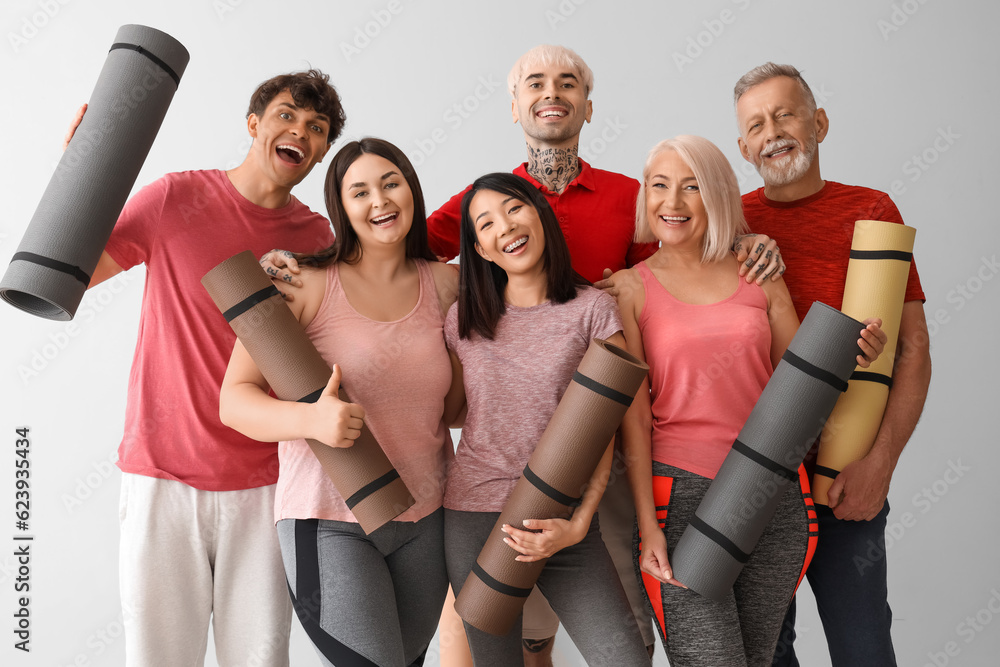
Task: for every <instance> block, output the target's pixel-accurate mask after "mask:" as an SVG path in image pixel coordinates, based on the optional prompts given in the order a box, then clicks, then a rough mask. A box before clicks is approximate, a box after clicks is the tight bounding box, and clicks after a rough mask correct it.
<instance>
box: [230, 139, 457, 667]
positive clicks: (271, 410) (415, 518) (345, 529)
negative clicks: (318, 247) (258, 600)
mask: <svg viewBox="0 0 1000 667" xmlns="http://www.w3.org/2000/svg"><path fill="white" fill-rule="evenodd" d="M289 141H294V137H290V138H289ZM278 148H279V150H280V149H281V146H279V147H278ZM325 194H326V202H327V209H328V211H329V215H330V219H331V221H332V222H333V227H334V231H335V234H336V239H337V241H336V243H334V245H332V246H330V247H329V248H328V249H327V250H325V251H323V252H320V253H318V254H316V255H298V256H296V258H297V259H298V262H299V264H300V265H301V266H302V267H303V269H302V272H301V274H300V277H301V281H302V286H301V289H299V290H296V291H295V296H294V300H292V301H291V302H289V306H290V308H291V309H292V312H293V313H295V315H296V317H297V318H298V319H299V321H300V322H301V323H302V324H303V325H304V326H305V328H306V332H307V333H308V335H309V337H310V339H311V340H312V341H313V343H314V344H315V345H316V348H317V350H319V352H320V354H321V355H322V356H323V358H324V359H325V360H326V361H327V362H328V363H330V364H331V365H333V368H334V372H333V376H332V377H331V378H330V382H329V384H328V385H327V387H326V389H325V390H324V391H323V394H322V396H321V397H320V398H319V400H317V401H316V402H315V403H312V404H310V403H298V402H294V401H281V400H278V399H276V398H274V397H272V396H270V395H269V394H268V385H267V382H266V381H265V380H264V377H263V376H262V375H261V373H260V371H259V370H258V369H257V367H256V365H255V364H254V362H253V360H252V359H251V358H250V356H249V355H248V354H247V352H246V350H245V349H244V348H243V346H242V345H241V344H240V343H239V342H237V343H236V347H235V349H234V350H233V356H232V359H231V360H230V364H229V369H228V371H227V373H226V377H225V380H224V382H223V388H222V396H221V412H222V419H223V421H224V422H225V423H226V424H228V425H229V426H231V427H233V428H235V429H237V430H239V431H241V432H243V433H244V434H246V435H248V436H250V437H252V438H256V439H258V440H271V441H273V440H280V441H282V442H281V444H280V446H279V461H280V465H281V468H280V471H279V476H278V487H277V493H276V498H275V521H276V522H277V530H278V539H279V542H280V545H281V552H282V558H283V560H284V563H285V574H286V578H287V581H288V588H289V592H290V594H291V597H292V604H293V607H294V608H295V611H296V613H297V614H298V617H299V620H300V621H301V622H302V625H303V627H304V628H305V630H306V633H307V634H308V635H309V638H310V639H311V640H312V642H313V644H314V645H315V648H316V650H317V652H318V653H320V655H321V656H323V658H324V659H325V660H326V661H328V662H329V663H332V664H338V665H339V664H378V665H410V664H419V663H420V662H422V660H423V655H424V653H425V652H426V650H427V646H428V644H429V642H430V640H431V637H432V636H433V635H434V631H435V629H436V626H437V618H438V614H439V613H440V610H441V606H442V604H443V602H444V598H445V594H446V592H447V588H448V580H447V572H446V570H445V559H444V546H443V545H444V538H443V530H444V518H443V510H442V508H441V504H442V499H443V495H444V479H445V471H446V467H447V464H448V462H449V460H450V459H451V457H452V456H453V449H452V443H451V438H450V435H449V431H448V426H449V425H450V424H451V422H452V421H454V420H455V418H456V417H457V413H458V410H459V408H460V407H461V402H462V401H463V400H464V398H463V397H462V391H461V387H460V386H459V385H456V383H455V374H454V372H453V368H452V364H451V361H450V358H449V356H448V352H447V349H446V347H445V343H444V335H443V326H444V316H445V313H447V310H448V307H449V306H450V305H451V304H452V302H453V301H454V300H455V295H456V294H457V284H458V280H457V272H456V271H455V270H454V267H450V266H447V265H445V264H441V263H439V262H437V259H436V257H435V256H434V255H433V254H432V253H431V251H430V249H429V247H428V245H427V223H426V219H425V214H424V203H423V195H422V194H421V190H420V183H419V181H418V180H417V175H416V173H415V172H414V170H413V166H412V165H411V164H410V162H409V160H408V159H407V158H406V156H405V155H404V154H403V153H402V151H400V150H399V149H398V148H396V147H395V146H393V145H392V144H390V143H388V142H386V141H383V140H380V139H373V138H365V139H362V140H361V141H354V142H350V143H348V144H347V145H346V146H344V147H343V148H342V149H341V150H340V151H339V152H338V153H337V155H336V156H335V157H334V158H333V161H332V162H331V164H330V169H329V171H328V173H327V178H326V187H325ZM334 362H336V363H334ZM340 385H343V387H344V389H345V390H346V391H347V393H348V395H350V396H351V398H352V400H353V401H355V402H354V403H344V402H342V401H341V400H340V399H339V398H338V397H337V390H338V387H339V386H340ZM362 420H363V421H364V424H366V425H367V426H368V427H369V429H370V430H371V432H372V435H374V436H375V438H376V440H378V442H379V444H380V445H381V446H382V448H383V449H384V450H385V453H386V455H387V456H388V457H389V460H390V461H391V462H392V464H393V466H394V467H395V469H396V470H397V471H398V472H399V475H400V477H401V478H402V479H403V482H404V483H405V484H406V486H407V488H408V489H409V490H410V492H411V493H412V494H413V496H414V498H415V499H416V503H415V504H414V506H413V507H411V508H410V509H408V510H407V511H406V512H404V513H403V514H401V515H400V516H398V517H397V518H396V519H395V520H393V521H390V522H389V523H387V524H386V525H384V526H382V527H381V528H379V529H378V530H376V531H374V532H373V533H371V534H370V535H366V534H365V533H364V531H362V530H361V528H360V527H359V526H358V524H357V521H356V520H355V518H354V516H353V514H352V513H351V511H350V510H349V509H348V507H347V505H346V504H345V502H344V499H343V498H342V497H341V496H340V494H339V493H338V492H337V490H336V488H334V486H333V484H332V483H331V482H330V480H329V478H328V477H327V476H326V474H325V473H324V472H323V470H322V468H321V467H320V464H319V461H318V460H317V459H316V457H315V456H314V455H313V454H312V451H311V450H310V449H309V447H308V445H307V444H306V443H305V440H304V438H313V439H315V440H319V441H320V442H323V443H325V444H327V445H329V446H331V447H349V446H351V444H353V441H354V439H355V438H357V437H358V435H359V434H360V429H361V426H362Z"/></svg>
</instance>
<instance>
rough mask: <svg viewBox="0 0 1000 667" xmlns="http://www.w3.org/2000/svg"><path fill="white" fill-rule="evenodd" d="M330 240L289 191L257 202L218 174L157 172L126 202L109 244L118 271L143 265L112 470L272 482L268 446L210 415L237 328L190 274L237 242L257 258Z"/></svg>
mask: <svg viewBox="0 0 1000 667" xmlns="http://www.w3.org/2000/svg"><path fill="white" fill-rule="evenodd" d="M331 243H333V233H332V232H331V230H330V224H329V223H328V222H327V220H326V219H325V218H324V217H323V216H321V215H319V214H317V213H314V212H312V211H310V210H309V208H308V207H306V206H305V205H304V204H302V203H301V202H299V201H298V200H296V199H295V198H294V197H293V198H292V200H291V202H289V203H288V205H286V206H283V207H282V208H277V209H269V208H263V207H261V206H257V205H256V204H253V203H251V202H250V201H248V200H247V199H246V198H244V197H243V196H242V195H241V194H240V193H239V192H238V191H237V190H236V188H235V187H233V185H232V183H230V181H229V178H228V177H227V176H226V174H225V172H222V171H186V172H181V173H174V174H167V175H166V176H164V177H163V178H160V179H158V180H156V181H154V182H153V183H151V184H149V185H147V186H146V187H144V188H143V189H142V190H140V191H139V192H138V193H137V194H136V195H135V196H134V197H132V199H130V200H129V202H128V203H127V204H126V205H125V209H124V210H123V211H122V214H121V217H120V218H119V219H118V223H117V224H116V225H115V229H114V232H113V233H112V235H111V239H110V240H109V241H108V245H107V251H108V253H109V254H110V255H111V257H112V258H113V259H114V260H115V261H116V262H117V263H118V264H119V265H120V266H121V267H122V268H124V269H128V268H130V267H132V266H135V265H137V264H143V263H144V264H145V265H146V285H145V290H144V292H143V299H142V317H141V319H140V321H139V340H138V342H137V344H136V348H135V357H134V359H133V361H132V371H131V373H130V375H129V388H128V404H127V406H126V410H125V434H124V437H123V438H122V442H121V445H120V446H119V448H118V467H119V468H121V469H122V471H124V472H128V473H135V474H139V475H147V476H149V477H159V478H161V479H171V480H176V481H180V482H183V483H185V484H188V485H190V486H193V487H195V488H197V489H203V490H206V491H230V490H235V489H249V488H255V487H259V486H266V485H268V484H274V482H275V481H276V480H277V478H278V448H277V445H276V444H275V443H267V442H257V441H255V440H251V439H250V438H247V437H244V436H242V435H240V434H239V433H237V432H236V431H234V430H232V429H230V428H228V427H227V426H224V425H223V424H222V422H220V421H219V389H220V387H221V385H222V377H223V375H224V374H225V371H226V366H227V364H228V363H229V356H230V354H231V353H232V351H233V344H234V343H235V341H236V336H235V334H233V331H232V329H230V328H229V325H228V324H226V321H225V319H223V317H222V314H221V313H220V312H219V309H218V308H216V307H215V304H214V303H212V300H211V299H210V298H209V296H208V292H206V291H205V288H204V287H202V285H201V283H200V282H199V281H200V280H201V277H202V276H203V275H205V274H206V273H207V272H208V271H209V270H210V269H212V268H213V267H214V266H215V265H217V264H218V263H219V262H221V261H223V260H225V259H228V258H229V257H231V256H232V255H235V254H236V253H238V252H241V251H243V250H250V251H251V252H253V253H254V255H258V256H259V255H262V254H263V253H265V252H267V251H268V250H271V249H272V248H296V249H301V250H303V251H312V250H318V249H321V248H324V247H326V246H329V245H330V244H331Z"/></svg>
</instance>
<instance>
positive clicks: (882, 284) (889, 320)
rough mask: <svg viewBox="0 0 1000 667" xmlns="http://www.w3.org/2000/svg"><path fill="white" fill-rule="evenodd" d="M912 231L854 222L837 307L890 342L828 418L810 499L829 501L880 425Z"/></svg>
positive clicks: (875, 222)
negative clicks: (877, 327)
mask: <svg viewBox="0 0 1000 667" xmlns="http://www.w3.org/2000/svg"><path fill="white" fill-rule="evenodd" d="M916 233H917V231H916V230H915V229H914V228H913V227H907V226H906V225H900V224H896V223H892V222H881V221H878V220H858V221H857V222H856V223H855V225H854V240H853V241H852V243H851V261H850V264H849V265H848V267H847V280H846V281H845V283H844V303H843V306H842V307H841V310H842V311H843V313H844V314H845V315H848V316H850V317H853V318H855V319H858V320H864V319H867V318H869V317H881V318H882V331H884V332H885V333H886V335H887V336H888V338H889V340H888V342H886V344H885V351H884V352H882V354H881V355H879V358H878V359H877V360H876V361H875V363H873V364H872V365H871V366H869V367H868V368H858V369H856V370H855V371H854V374H853V375H851V379H850V382H849V388H848V390H847V391H846V392H845V393H844V394H843V395H842V396H841V397H840V400H839V401H837V406H836V407H835V408H834V409H833V413H832V414H831V415H830V419H829V420H828V421H827V425H826V428H825V429H824V431H823V435H822V437H821V438H820V445H819V451H818V452H817V455H816V469H815V472H814V474H813V480H812V493H813V501H814V502H816V503H818V504H820V505H829V504H830V500H829V498H828V496H827V493H828V491H829V490H830V486H831V485H832V484H833V480H834V479H835V478H836V477H837V475H838V474H840V471H841V470H843V469H844V467H845V466H846V465H847V464H848V463H851V462H852V461H857V460H859V459H861V458H863V457H864V456H865V455H866V454H867V453H868V451H869V450H870V449H871V446H872V444H873V443H874V442H875V436H876V435H878V429H879V426H881V424H882V414H883V413H884V412H885V404H886V401H887V400H888V399H889V388H890V387H891V386H892V366H893V361H894V359H895V356H896V343H897V341H898V339H899V321H900V318H901V317H902V314H903V300H904V298H905V296H906V281H907V278H909V275H910V259H911V254H912V252H913V239H914V237H915V236H916Z"/></svg>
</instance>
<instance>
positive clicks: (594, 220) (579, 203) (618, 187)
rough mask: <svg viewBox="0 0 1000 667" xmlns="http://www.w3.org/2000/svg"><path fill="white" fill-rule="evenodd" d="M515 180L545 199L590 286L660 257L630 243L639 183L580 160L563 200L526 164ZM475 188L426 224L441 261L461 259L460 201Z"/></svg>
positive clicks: (642, 245)
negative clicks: (524, 182)
mask: <svg viewBox="0 0 1000 667" xmlns="http://www.w3.org/2000/svg"><path fill="white" fill-rule="evenodd" d="M514 174H516V175H517V176H520V177H521V178H523V179H525V180H527V181H528V182H529V183H531V184H532V185H534V186H535V187H536V188H538V189H539V190H540V191H541V192H542V194H543V195H545V199H547V200H548V202H549V206H551V207H552V210H553V211H554V212H555V214H556V219H557V220H558V221H559V227H560V228H561V229H562V232H563V235H564V236H565V237H566V245H567V246H569V256H570V261H571V262H572V264H573V268H574V269H575V270H576V272H577V273H579V274H580V275H581V276H583V277H584V278H586V279H587V280H589V281H590V282H596V281H598V280H600V279H601V277H602V275H603V273H604V269H611V270H612V271H619V270H621V269H625V268H628V267H631V266H634V265H636V264H638V263H639V262H641V261H642V260H644V259H646V258H647V257H650V256H651V255H652V254H653V253H654V252H656V249H657V247H658V246H659V244H657V243H633V242H632V237H633V236H634V235H635V200H636V197H637V196H638V194H639V181H637V180H635V179H634V178H629V177H628V176H625V175H623V174H616V173H615V172H613V171H604V170H603V169H594V168H593V167H591V166H590V165H589V164H587V163H586V162H584V161H583V160H580V173H579V174H578V175H577V177H576V178H574V179H573V180H572V181H571V182H570V184H569V185H567V186H566V189H565V190H563V192H562V194H556V193H554V192H551V191H550V190H549V189H548V188H546V187H545V186H544V185H542V184H541V183H539V182H538V181H536V180H535V179H534V178H532V177H531V176H530V175H529V174H528V167H527V163H524V164H521V165H520V166H519V167H517V168H516V169H515V170H514ZM471 187H472V186H471V185H470V186H469V187H468V188H466V189H465V190H463V191H462V192H460V193H458V194H457V195H455V196H454V197H452V198H451V199H449V200H448V201H447V202H445V204H444V205H443V206H442V207H441V208H439V209H438V210H437V211H435V212H434V213H432V214H431V215H430V216H429V217H428V218H427V233H428V237H429V239H430V244H431V249H432V250H433V251H434V252H435V253H436V254H437V255H438V256H440V257H447V258H448V259H452V258H453V257H455V256H457V255H458V250H459V238H460V235H459V230H460V226H461V222H462V197H463V196H464V195H465V193H466V192H468V191H469V189H470V188H471Z"/></svg>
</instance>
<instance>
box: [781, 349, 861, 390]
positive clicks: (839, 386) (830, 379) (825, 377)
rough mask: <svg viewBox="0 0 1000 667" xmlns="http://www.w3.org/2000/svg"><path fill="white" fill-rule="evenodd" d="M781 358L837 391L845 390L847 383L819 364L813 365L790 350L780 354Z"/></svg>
mask: <svg viewBox="0 0 1000 667" xmlns="http://www.w3.org/2000/svg"><path fill="white" fill-rule="evenodd" d="M781 358H782V360H784V361H787V362H788V363H790V364H791V365H792V366H795V367H796V368H798V369H799V370H800V371H802V372H803V373H805V374H806V375H809V376H811V377H814V378H816V379H817V380H819V381H820V382H825V383H827V384H828V385H830V386H831V387H833V388H834V389H836V390H837V391H840V392H844V391H847V383H846V382H844V381H843V380H841V379H840V378H839V377H837V376H836V375H834V374H833V373H831V372H830V371H825V370H823V369H822V368H820V367H819V366H814V365H813V364H811V363H809V362H808V361H806V360H805V359H803V358H802V357H800V356H799V355H797V354H795V353H794V352H792V351H791V350H785V354H783V355H782V357H781Z"/></svg>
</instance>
